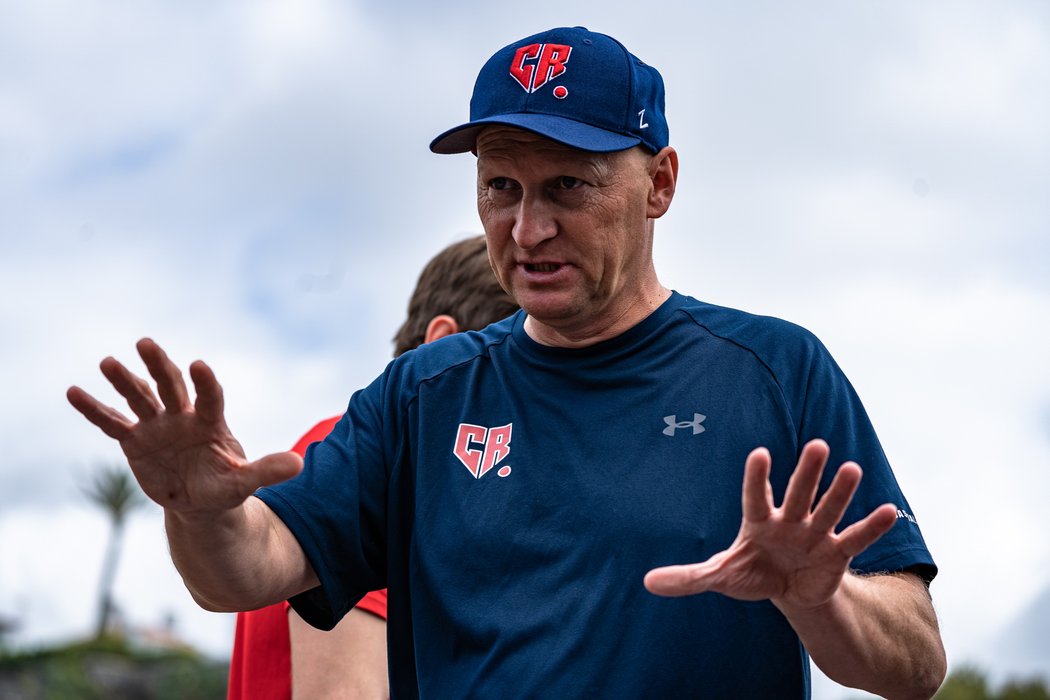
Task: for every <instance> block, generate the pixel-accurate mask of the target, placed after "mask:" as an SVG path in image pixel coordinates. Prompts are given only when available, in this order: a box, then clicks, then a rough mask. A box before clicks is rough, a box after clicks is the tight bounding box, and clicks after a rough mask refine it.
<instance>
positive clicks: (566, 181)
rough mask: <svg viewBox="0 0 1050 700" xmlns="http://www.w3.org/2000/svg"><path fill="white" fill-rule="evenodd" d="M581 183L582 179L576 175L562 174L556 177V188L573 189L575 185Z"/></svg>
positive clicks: (577, 185)
mask: <svg viewBox="0 0 1050 700" xmlns="http://www.w3.org/2000/svg"><path fill="white" fill-rule="evenodd" d="M582 184H583V181H582V180H580V179H579V178H577V177H572V176H571V175H562V176H561V177H559V178H558V188H559V189H563V190H574V189H576V188H577V187H579V186H580V185H582Z"/></svg>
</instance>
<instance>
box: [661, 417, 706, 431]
mask: <svg viewBox="0 0 1050 700" xmlns="http://www.w3.org/2000/svg"><path fill="white" fill-rule="evenodd" d="M705 418H707V416H705V415H702V414H700V413H694V414H693V420H684V421H679V420H678V416H664V423H667V427H666V428H664V430H663V433H664V435H671V436H674V431H676V430H678V429H679V428H692V429H693V435H698V434H700V433H702V432H704V430H706V428H704V426H702V425H701V423H703V422H704V419H705Z"/></svg>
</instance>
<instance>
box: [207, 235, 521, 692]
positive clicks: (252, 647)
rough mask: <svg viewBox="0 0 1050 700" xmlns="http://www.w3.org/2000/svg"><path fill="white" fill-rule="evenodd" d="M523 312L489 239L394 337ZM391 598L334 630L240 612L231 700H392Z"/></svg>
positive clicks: (419, 340)
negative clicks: (497, 269)
mask: <svg viewBox="0 0 1050 700" xmlns="http://www.w3.org/2000/svg"><path fill="white" fill-rule="evenodd" d="M517 310H518V306H517V305H516V304H515V303H514V301H513V300H512V299H511V298H510V297H509V296H507V293H506V292H504V291H503V289H502V288H501V287H500V286H499V283H498V282H497V281H496V278H495V277H494V276H493V274H492V268H491V267H490V266H489V262H488V255H487V253H486V248H485V237H484V236H475V237H473V238H468V239H466V240H463V241H459V242H457V243H453V244H452V245H450V246H448V247H446V248H445V249H444V250H442V251H441V252H440V253H438V254H437V255H435V256H434V257H433V258H432V259H431V260H430V262H428V263H427V265H426V267H424V268H423V271H422V272H421V273H420V275H419V280H418V282H417V283H416V288H415V291H413V293H412V297H411V298H410V299H409V302H408V316H407V317H406V318H405V322H404V323H403V324H402V325H401V328H400V329H398V332H397V335H396V336H395V337H394V357H400V356H401V355H402V354H404V353H405V352H407V351H409V350H411V349H413V348H415V347H417V346H418V345H421V344H423V343H430V342H433V341H435V340H437V339H438V338H444V337H445V336H447V335H452V334H453V333H458V332H460V331H466V330H478V329H481V328H484V327H485V326H487V325H488V324H490V323H494V322H496V321H498V320H500V319H502V318H505V317H507V316H509V315H510V314H512V313H514V312H515V311H517ZM338 418H339V417H338V416H337V417H335V418H329V419H327V420H323V421H321V422H320V423H318V424H317V425H315V426H314V427H313V428H311V429H310V430H309V431H308V432H307V433H306V435H304V436H303V437H302V438H301V439H300V440H299V442H298V443H296V445H295V447H293V448H292V451H293V452H296V453H297V454H299V455H303V454H305V452H306V448H307V447H308V446H309V445H311V444H313V443H314V442H317V441H319V440H323V439H324V437H325V436H326V435H327V434H328V433H329V432H330V431H331V429H332V427H333V426H334V425H335V424H336V422H337V421H338ZM385 620H386V591H373V592H370V593H368V594H367V595H366V596H365V597H364V598H362V599H361V601H360V602H358V604H357V606H356V607H355V608H354V609H353V610H351V611H350V612H349V613H347V615H346V617H344V618H343V619H342V620H341V621H340V622H339V624H338V625H336V627H335V629H333V630H331V631H329V632H322V631H319V630H316V629H314V628H313V627H311V626H309V625H307V624H306V623H305V622H303V620H302V618H300V617H299V616H298V615H297V614H296V613H295V612H294V611H291V610H289V607H288V603H286V602H281V603H278V604H276V605H271V606H268V607H266V608H262V609H260V610H253V611H251V612H243V613H238V615H237V627H236V633H235V636H234V645H233V656H232V659H231V662H230V683H229V689H228V695H227V697H228V698H230V700H234V699H236V700H241V699H243V700H267V699H272V700H287V699H288V698H356V699H364V698H385V697H388V695H389V690H388V683H387V675H388V674H387V663H386V624H385V623H384V621H385Z"/></svg>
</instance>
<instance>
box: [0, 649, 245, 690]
mask: <svg viewBox="0 0 1050 700" xmlns="http://www.w3.org/2000/svg"><path fill="white" fill-rule="evenodd" d="M227 673H228V667H227V666H226V665H225V664H222V663H218V662H215V661H211V660H208V659H206V658H204V657H202V656H200V655H199V654H197V653H196V652H194V651H192V650H187V649H174V650H167V649H165V650H135V649H132V648H130V647H129V646H128V644H127V643H126V642H125V641H124V640H123V639H122V638H120V637H117V636H113V635H107V636H106V637H103V638H102V639H99V640H91V641H89V642H82V643H76V644H71V645H68V646H62V647H56V648H50V649H38V650H35V651H31V652H25V653H20V654H12V653H7V654H0V697H2V698H4V699H5V700H16V699H17V700H67V699H69V698H76V699H77V700H223V699H224V698H225V697H226V677H227Z"/></svg>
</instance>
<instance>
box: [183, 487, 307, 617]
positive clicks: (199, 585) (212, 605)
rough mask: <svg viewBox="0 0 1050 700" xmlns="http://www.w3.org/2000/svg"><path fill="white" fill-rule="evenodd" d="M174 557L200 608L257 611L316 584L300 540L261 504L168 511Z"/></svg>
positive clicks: (256, 501)
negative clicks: (215, 511)
mask: <svg viewBox="0 0 1050 700" xmlns="http://www.w3.org/2000/svg"><path fill="white" fill-rule="evenodd" d="M164 523H165V529H166V531H167V535H168V544H169V546H170V548H171V558H172V561H173V562H174V563H175V568H176V569H178V571H179V573H180V574H181V575H182V579H183V582H184V583H185V584H186V588H188V589H189V591H190V594H191V595H192V596H193V599H194V600H195V601H197V604H198V605H200V606H201V607H203V608H205V609H206V610H211V611H214V612H234V611H240V610H253V609H255V608H260V607H263V606H264V605H269V604H271V603H275V602H277V601H279V600H284V599H285V598H288V597H290V596H292V595H294V594H296V593H299V592H302V591H304V590H307V589H308V588H312V587H313V586H316V585H317V578H316V576H315V575H314V573H313V570H312V569H311V568H310V566H309V564H308V563H307V561H306V557H305V555H304V554H303V552H302V549H301V548H300V547H299V544H298V542H297V541H296V540H295V537H294V536H292V534H291V532H290V531H289V530H288V528H287V527H286V526H285V525H284V523H283V522H281V520H280V519H279V518H278V517H276V516H275V515H274V514H273V512H272V511H271V510H270V509H269V508H268V507H267V506H266V505H265V504H264V503H263V502H262V501H260V500H259V499H257V498H254V497H253V498H248V499H247V500H246V501H245V502H244V503H243V504H242V505H241V506H240V507H238V508H234V509H231V510H228V511H223V512H221V513H218V514H208V515H203V514H185V513H179V512H174V511H171V510H165V511H164Z"/></svg>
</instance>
